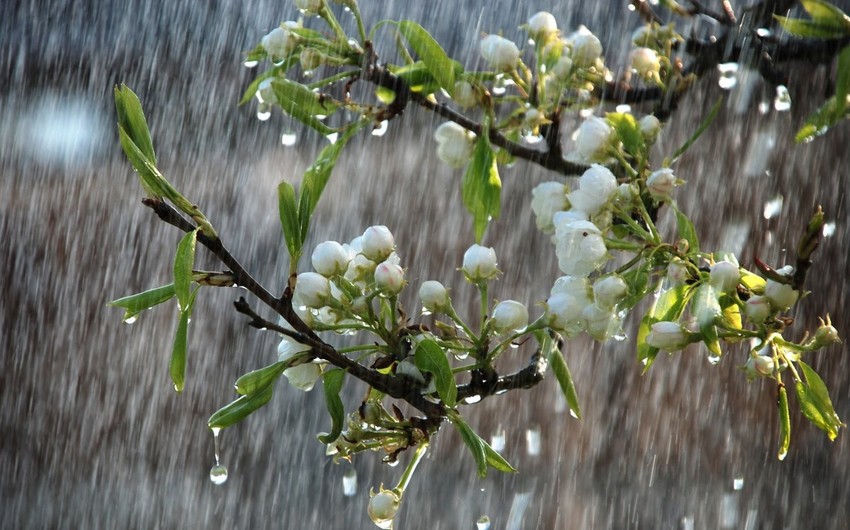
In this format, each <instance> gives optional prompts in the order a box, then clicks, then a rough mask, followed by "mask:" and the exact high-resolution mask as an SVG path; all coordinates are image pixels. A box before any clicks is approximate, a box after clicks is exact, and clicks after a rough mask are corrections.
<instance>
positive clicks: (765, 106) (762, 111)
mask: <svg viewBox="0 0 850 530" xmlns="http://www.w3.org/2000/svg"><path fill="white" fill-rule="evenodd" d="M769 110H770V103H768V102H767V101H762V102H761V103H759V113H760V114H767V111H769Z"/></svg>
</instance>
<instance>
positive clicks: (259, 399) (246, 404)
mask: <svg viewBox="0 0 850 530" xmlns="http://www.w3.org/2000/svg"><path fill="white" fill-rule="evenodd" d="M273 393H274V382H272V383H269V384H268V385H266V386H264V387H263V388H261V389H259V390H257V392H255V393H254V394H249V395H247V396H241V397H239V398H238V399H236V400H235V401H232V402H230V403H229V404H227V405H225V406H223V407H222V408H220V409H218V410H217V411H216V412H215V413H214V414H213V415H212V416H210V419H209V420H208V421H207V425H209V427H210V429H226V428H227V427H230V426H231V425H234V424H236V423H239V422H240V421H242V420H244V419H245V418H246V417H248V416H249V415H250V414H251V413H252V412H254V411H255V410H257V409H259V408H260V407H262V406H263V405H265V404H266V403H268V402H269V400H271V398H272V394H273Z"/></svg>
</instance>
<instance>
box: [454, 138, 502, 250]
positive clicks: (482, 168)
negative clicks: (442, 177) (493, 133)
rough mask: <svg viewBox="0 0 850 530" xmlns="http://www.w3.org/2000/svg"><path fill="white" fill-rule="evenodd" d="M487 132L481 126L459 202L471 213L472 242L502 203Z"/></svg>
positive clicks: (496, 212) (496, 166)
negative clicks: (481, 129)
mask: <svg viewBox="0 0 850 530" xmlns="http://www.w3.org/2000/svg"><path fill="white" fill-rule="evenodd" d="M487 134H488V131H487V130H486V129H485V130H484V131H482V132H481V135H479V136H478V140H477V141H476V142H475V148H474V150H473V152H472V160H471V161H470V163H469V165H468V166H467V168H466V174H465V175H464V176H463V185H462V195H463V204H464V206H466V209H467V210H468V211H469V213H470V214H472V221H473V225H474V227H475V241H476V242H480V241H481V238H483V237H484V231H485V230H486V229H487V224H488V223H489V222H490V220H491V219H498V217H499V213H500V211H501V205H502V202H501V201H502V181H501V179H499V167H498V165H497V164H496V157H495V156H494V154H493V149H491V147H490V140H489V139H488V138H487Z"/></svg>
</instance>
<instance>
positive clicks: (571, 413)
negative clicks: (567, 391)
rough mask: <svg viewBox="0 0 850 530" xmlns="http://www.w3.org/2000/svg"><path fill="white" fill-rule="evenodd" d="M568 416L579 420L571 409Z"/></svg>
mask: <svg viewBox="0 0 850 530" xmlns="http://www.w3.org/2000/svg"><path fill="white" fill-rule="evenodd" d="M570 416H572V417H573V418H575V419H579V417H578V414H576V411H574V410H573V409H572V408H570Z"/></svg>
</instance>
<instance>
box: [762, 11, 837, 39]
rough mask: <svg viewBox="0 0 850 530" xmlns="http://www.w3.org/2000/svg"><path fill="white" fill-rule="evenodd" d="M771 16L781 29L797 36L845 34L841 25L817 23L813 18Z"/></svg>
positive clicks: (829, 36) (813, 36)
mask: <svg viewBox="0 0 850 530" xmlns="http://www.w3.org/2000/svg"><path fill="white" fill-rule="evenodd" d="M773 18H775V19H776V21H777V22H779V25H781V26H782V29H784V30H785V31H787V32H788V33H790V34H792V35H795V36H797V37H804V38H812V39H838V38H841V37H843V36H844V35H845V30H844V29H843V28H841V27H836V26H832V25H825V24H819V23H818V22H815V21H813V20H805V19H802V18H788V17H783V16H779V15H773Z"/></svg>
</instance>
